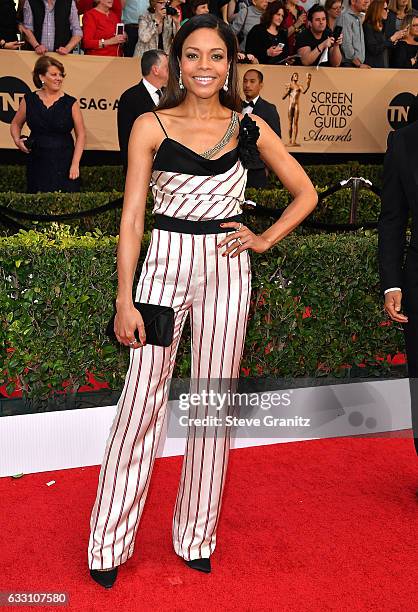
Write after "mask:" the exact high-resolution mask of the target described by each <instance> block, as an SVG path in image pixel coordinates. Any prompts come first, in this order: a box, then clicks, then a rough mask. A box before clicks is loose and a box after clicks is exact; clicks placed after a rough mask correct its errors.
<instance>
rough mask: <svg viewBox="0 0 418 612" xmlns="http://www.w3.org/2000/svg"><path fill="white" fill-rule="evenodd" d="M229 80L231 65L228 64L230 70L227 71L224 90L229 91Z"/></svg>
mask: <svg viewBox="0 0 418 612" xmlns="http://www.w3.org/2000/svg"><path fill="white" fill-rule="evenodd" d="M228 81H229V66H228V72H227V73H226V79H225V83H224V84H223V85H222V89H223V90H224V91H228Z"/></svg>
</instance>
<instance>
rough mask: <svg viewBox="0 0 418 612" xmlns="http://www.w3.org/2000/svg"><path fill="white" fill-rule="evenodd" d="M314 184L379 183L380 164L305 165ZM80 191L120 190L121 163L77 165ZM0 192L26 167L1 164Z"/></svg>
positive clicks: (17, 185)
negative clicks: (359, 178)
mask: <svg viewBox="0 0 418 612" xmlns="http://www.w3.org/2000/svg"><path fill="white" fill-rule="evenodd" d="M304 168H305V171H306V172H307V173H308V175H309V177H310V178H311V180H312V182H313V183H314V185H317V186H318V187H325V186H326V185H333V184H334V183H336V182H338V181H340V180H341V179H348V178H350V176H363V177H364V178H367V179H369V180H371V181H372V182H373V184H376V185H380V184H381V172H382V167H381V166H377V165H371V164H370V165H362V164H358V163H357V162H350V163H346V164H335V165H321V164H318V165H312V166H311V165H306V166H304ZM80 175H81V183H82V190H83V191H89V190H90V189H91V188H92V187H93V186H94V187H95V189H96V191H113V190H115V191H123V190H124V175H123V172H122V167H121V166H81V168H80ZM271 182H272V187H275V186H276V187H277V186H278V180H277V179H276V178H275V177H274V176H273V177H272V178H271ZM1 191H17V192H25V191H26V177H25V166H2V167H1V168H0V192H1Z"/></svg>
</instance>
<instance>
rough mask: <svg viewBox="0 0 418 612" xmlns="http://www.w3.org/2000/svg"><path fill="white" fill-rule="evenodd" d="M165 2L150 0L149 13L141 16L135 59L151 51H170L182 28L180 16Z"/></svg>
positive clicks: (163, 0)
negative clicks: (176, 35)
mask: <svg viewBox="0 0 418 612" xmlns="http://www.w3.org/2000/svg"><path fill="white" fill-rule="evenodd" d="M170 4H171V3H170V2H166V1H165V0H150V5H149V7H148V11H147V13H146V14H145V15H140V17H139V22H138V42H137V43H136V47H135V51H134V57H141V56H142V55H143V53H145V51H149V50H150V49H162V50H163V51H165V52H166V53H168V52H169V50H170V45H171V43H172V41H173V38H174V36H175V34H176V32H177V30H178V29H179V27H180V14H179V12H178V10H177V9H176V8H173V7H172V6H170Z"/></svg>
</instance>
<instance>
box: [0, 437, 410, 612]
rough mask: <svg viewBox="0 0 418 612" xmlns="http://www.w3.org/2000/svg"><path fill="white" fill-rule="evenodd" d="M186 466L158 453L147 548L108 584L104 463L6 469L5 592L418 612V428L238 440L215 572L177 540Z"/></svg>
mask: <svg viewBox="0 0 418 612" xmlns="http://www.w3.org/2000/svg"><path fill="white" fill-rule="evenodd" d="M180 465H181V458H180V457H173V458H163V459H158V460H157V462H156V466H155V470H154V474H153V480H152V483H151V489H150V493H149V496H148V503H147V504H146V507H145V512H144V515H143V519H142V523H141V525H140V528H139V532H138V536H137V540H136V550H135V554H134V556H133V557H132V559H130V560H129V561H128V562H127V563H126V564H125V565H122V566H121V568H120V570H119V576H118V580H117V582H116V584H115V586H114V587H113V589H111V590H108V591H107V590H105V589H103V588H102V587H100V586H99V585H96V584H95V583H94V582H93V581H92V580H91V578H90V577H89V575H88V570H87V553H86V548H87V542H88V535H89V525H88V522H89V516H90V511H91V507H92V504H93V502H94V498H95V493H96V486H97V477H98V470H99V468H98V467H93V468H82V469H72V470H62V471H59V472H46V473H42V474H34V475H27V476H24V477H22V478H20V479H16V480H14V479H12V478H2V479H0V496H1V500H2V505H1V519H0V530H1V542H2V544H1V548H2V549H1V561H0V591H5V590H14V591H18V590H21V591H40V592H45V591H66V592H68V593H69V596H70V605H69V606H64V607H63V608H61V609H64V610H68V609H70V610H80V611H81V610H86V611H90V610H98V611H99V610H103V611H107V610H109V611H112V612H120V611H129V612H131V611H136V610H140V611H141V612H142V611H148V610H149V611H151V610H153V611H158V612H159V611H163V610H170V611H171V610H172V611H183V610H184V611H186V610H187V611H191V610H205V611H206V610H209V611H211V610H216V609H224V610H239V611H241V610H245V611H247V610H248V611H249V610H280V611H292V612H303V611H305V610H309V611H312V612H314V611H315V612H323V611H325V610H336V611H337V610H338V611H339V612H340V611H345V610H347V611H348V610H376V611H379V612H381V611H386V610H388V611H389V610H390V611H395V610H399V611H401V610H402V612H409V611H412V610H415V609H416V602H417V601H418V570H417V552H418V546H417V542H418V526H417V515H418V500H417V498H416V497H415V491H416V489H417V488H418V469H417V466H418V459H417V457H416V455H415V451H414V448H413V444H412V440H411V439H397V438H393V439H385V438H375V439H373V438H338V439H333V440H319V441H306V442H298V443H295V442H293V443H287V444H277V445H273V446H264V447H256V448H248V449H240V450H234V451H232V452H231V457H230V465H229V472H228V479H227V484H226V490H225V498H224V506H223V512H222V515H221V521H220V526H219V529H218V544H217V548H216V550H215V552H214V554H213V556H212V574H209V575H206V574H202V573H200V572H196V571H193V570H191V569H189V568H188V567H187V566H186V565H185V564H184V563H183V562H182V561H181V560H180V559H179V558H178V557H177V556H176V555H175V553H174V551H173V550H172V546H171V533H170V529H171V517H172V510H173V506H174V500H175V496H176V489H177V481H178V477H179V472H180ZM50 480H56V484H54V485H52V486H50V487H48V486H47V485H46V483H47V482H48V481H50ZM414 601H415V604H414V603H413V602H414ZM45 608H46V607H43V609H45ZM21 609H23V610H37V609H38V610H39V607H34V606H31V607H29V606H24V607H23V608H21ZM46 609H48V610H49V609H51V610H52V609H54V610H57V609H59V608H57V607H55V608H53V607H47V608H46Z"/></svg>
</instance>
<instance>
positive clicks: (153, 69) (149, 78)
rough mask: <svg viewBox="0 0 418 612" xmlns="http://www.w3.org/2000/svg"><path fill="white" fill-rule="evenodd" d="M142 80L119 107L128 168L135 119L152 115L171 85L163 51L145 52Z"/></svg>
mask: <svg viewBox="0 0 418 612" xmlns="http://www.w3.org/2000/svg"><path fill="white" fill-rule="evenodd" d="M141 72H142V79H141V81H140V82H139V83H138V85H134V86H133V87H130V88H129V89H127V90H126V91H125V92H124V93H123V94H122V95H121V97H120V100H119V104H118V137H119V148H120V152H121V155H122V163H123V167H124V170H125V172H126V169H127V166H128V142H129V136H130V134H131V130H132V126H133V124H134V121H135V119H137V117H139V115H142V114H143V113H148V112H150V111H152V110H153V109H154V108H155V107H156V106H157V105H158V102H159V100H160V96H161V93H162V92H161V88H162V87H166V85H167V81H168V59H167V55H166V53H164V51H161V50H160V49H152V50H150V51H145V53H144V54H143V56H142V58H141Z"/></svg>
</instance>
